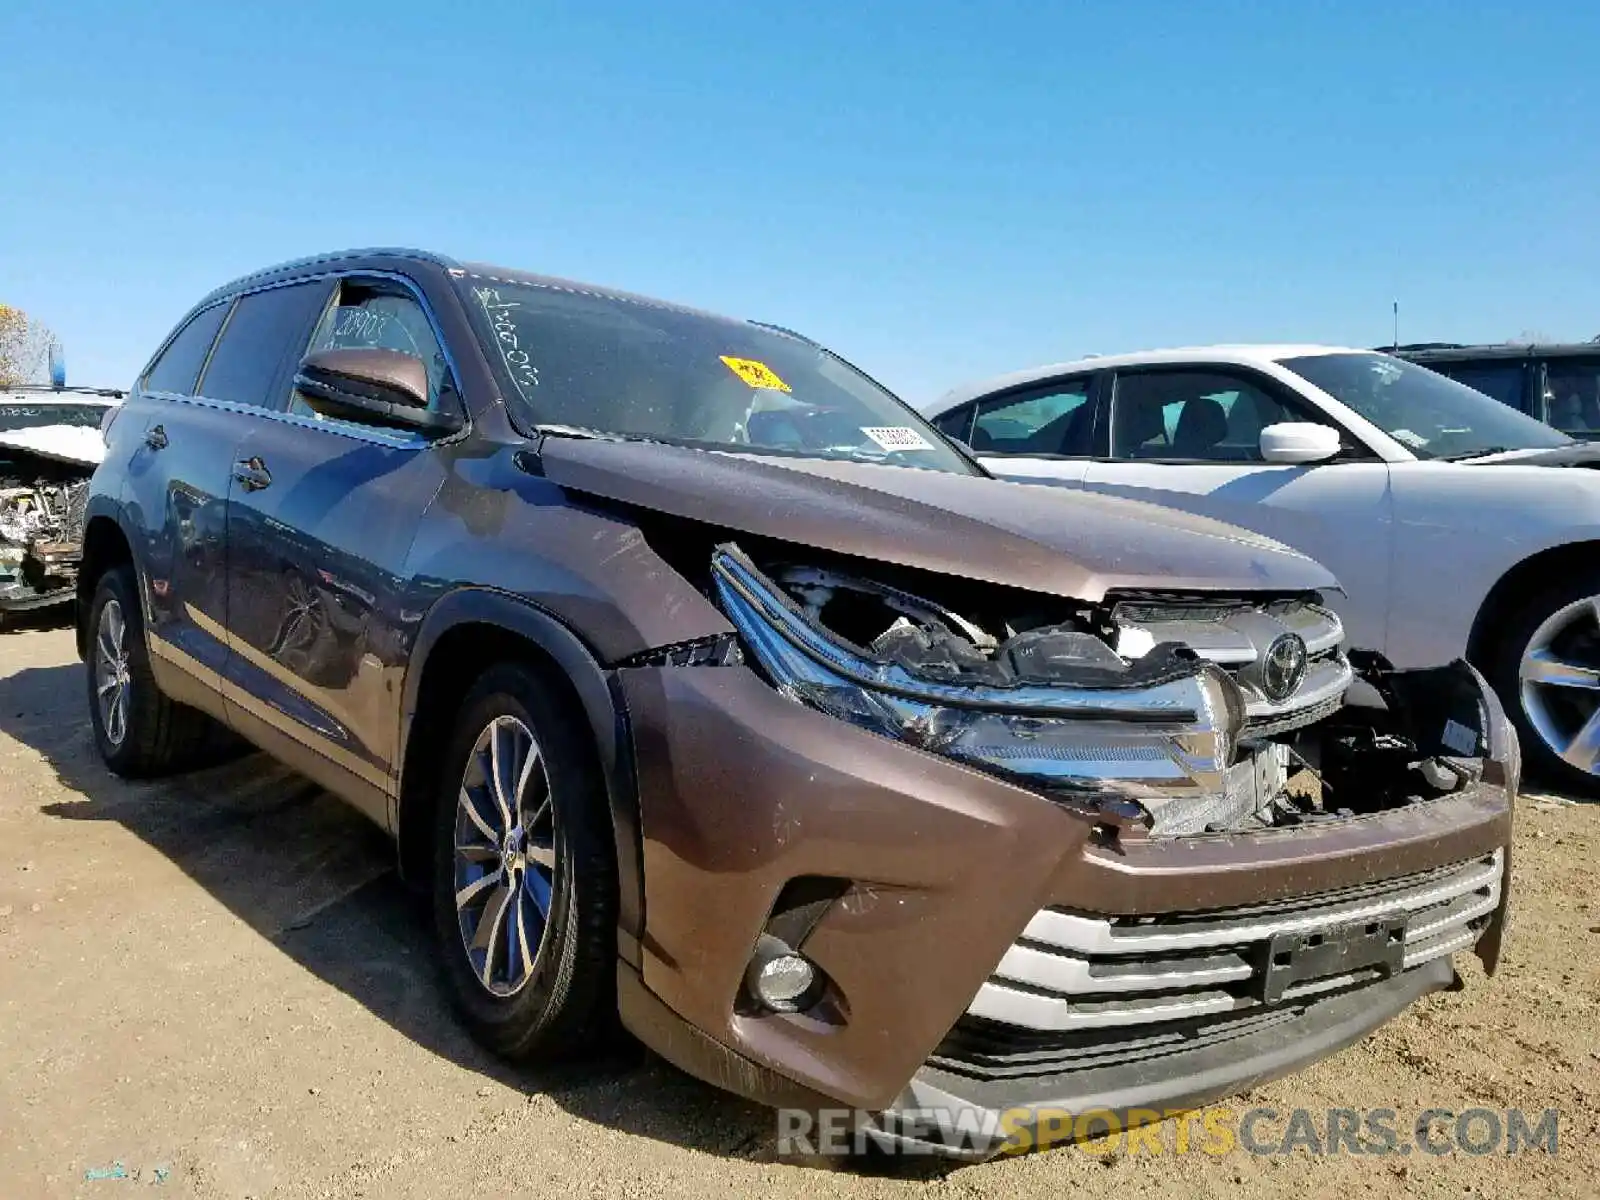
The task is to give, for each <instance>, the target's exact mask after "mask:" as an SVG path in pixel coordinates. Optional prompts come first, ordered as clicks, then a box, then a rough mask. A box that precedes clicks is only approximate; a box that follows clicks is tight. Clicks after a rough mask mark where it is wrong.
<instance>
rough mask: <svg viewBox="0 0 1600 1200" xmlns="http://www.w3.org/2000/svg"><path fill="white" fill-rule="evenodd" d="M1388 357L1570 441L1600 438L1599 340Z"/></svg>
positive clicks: (1413, 350) (1419, 350) (1448, 347)
mask: <svg viewBox="0 0 1600 1200" xmlns="http://www.w3.org/2000/svg"><path fill="white" fill-rule="evenodd" d="M1389 353H1391V354H1394V355H1397V356H1398V357H1400V358H1404V359H1409V360H1410V361H1411V362H1414V363H1417V364H1419V365H1421V366H1424V367H1427V368H1428V369H1429V370H1432V371H1437V372H1439V374H1441V375H1448V376H1449V377H1450V378H1451V379H1454V380H1455V381H1456V382H1458V383H1464V384H1466V385H1467V386H1468V387H1470V388H1475V389H1476V390H1478V391H1480V392H1482V393H1483V394H1484V395H1486V396H1492V397H1494V398H1495V399H1496V400H1498V401H1500V402H1501V403H1502V404H1508V405H1510V406H1511V407H1512V408H1515V409H1517V410H1518V411H1520V412H1525V413H1527V414H1528V415H1529V416H1531V417H1536V418H1538V419H1539V420H1541V421H1543V422H1544V423H1545V424H1546V425H1553V426H1555V427H1556V428H1557V429H1559V430H1561V432H1562V433H1565V434H1567V435H1568V436H1570V437H1575V438H1583V439H1586V440H1593V439H1596V438H1600V342H1575V343H1566V344H1544V345H1540V344H1532V345H1511V344H1506V345H1486V346H1463V345H1456V344H1454V343H1448V342H1425V343H1418V344H1415V345H1410V346H1401V347H1399V348H1398V349H1391V350H1390V351H1389Z"/></svg>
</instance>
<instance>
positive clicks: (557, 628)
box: [391, 587, 644, 961]
mask: <svg viewBox="0 0 1600 1200" xmlns="http://www.w3.org/2000/svg"><path fill="white" fill-rule="evenodd" d="M467 624H471V625H489V626H493V627H495V628H497V629H503V630H506V631H508V632H510V633H513V634H516V635H517V636H519V637H522V638H524V639H526V640H527V641H529V642H530V643H532V644H533V645H535V646H537V647H538V648H539V649H540V650H542V651H544V653H545V654H547V655H548V656H549V657H550V659H551V661H553V662H554V663H555V664H556V666H557V667H558V668H559V669H560V670H561V671H562V673H563V674H564V675H565V676H566V677H567V679H568V681H569V682H570V683H571V684H572V687H573V689H574V691H575V692H576V693H577V695H578V700H579V702H580V703H581V704H582V706H583V712H584V717H585V718H586V720H587V721H588V724H589V728H590V729H591V731H592V732H593V734H594V740H595V747H596V749H597V750H598V752H599V759H600V769H601V773H602V775H603V776H604V779H605V787H606V798H607V802H608V805H609V807H610V810H611V824H612V831H613V833H614V835H615V837H616V845H617V884H618V913H617V924H618V932H619V935H620V936H619V940H620V942H621V946H620V950H621V952H622V954H623V956H624V958H626V959H628V960H629V961H633V960H634V959H635V957H636V952H635V949H634V948H635V947H636V945H637V938H638V936H639V933H640V931H641V929H642V927H643V909H644V899H643V896H644V892H643V883H642V868H641V863H640V856H641V843H640V836H639V799H638V788H637V786H636V783H635V777H634V770H633V755H632V749H631V741H630V738H629V734H628V724H627V710H626V708H625V706H624V704H623V703H622V700H621V694H620V692H619V690H618V689H617V685H616V680H615V674H614V672H612V671H610V670H608V669H606V668H605V667H603V666H602V665H601V664H600V662H599V660H598V659H597V658H596V657H595V656H594V654H593V653H592V652H591V651H590V649H589V647H588V646H586V645H585V644H584V643H583V642H582V641H581V640H580V639H579V638H578V636H577V635H576V634H575V633H573V632H572V630H570V629H569V628H567V626H566V625H564V624H562V623H561V622H560V621H558V620H557V619H556V618H555V617H553V616H551V615H550V614H549V613H547V612H545V611H543V610H542V609H540V608H538V607H537V606H536V605H534V604H532V603H530V602H529V601H528V600H526V599H524V598H522V597H520V596H515V595H512V594H510V593H508V592H502V591H498V590H496V589H493V588H486V587H461V588H458V589H456V590H454V591H452V592H449V593H447V594H446V595H444V596H443V597H442V598H441V599H439V600H438V601H437V602H436V603H435V604H434V605H433V606H432V607H431V608H430V609H429V610H428V613H427V616H426V617H424V618H423V621H422V624H421V626H420V628H419V629H418V632H417V636H416V641H415V642H414V644H413V646H412V650H411V655H410V661H409V665H408V667H407V669H406V674H405V682H404V684H403V686H402V700H401V708H400V741H399V743H398V744H399V745H400V746H407V745H409V744H410V735H411V727H412V722H413V720H414V719H415V717H416V713H417V705H418V698H419V697H418V693H419V689H420V686H421V681H422V677H423V673H424V670H425V668H426V665H427V662H428V659H429V656H430V655H431V654H432V652H433V650H434V648H435V647H436V646H437V645H438V643H439V640H440V639H441V638H442V637H443V636H444V635H445V634H446V633H448V632H449V631H450V630H451V629H454V628H457V627H459V626H461V625H467ZM401 783H402V786H401V787H400V788H399V789H397V795H399V796H400V797H404V795H405V789H404V786H403V784H404V781H403V780H402V781H401ZM396 803H397V804H398V803H400V801H397V802H396ZM399 820H400V813H399V811H398V808H397V810H396V812H395V813H394V814H393V819H392V821H391V826H392V827H393V828H394V829H396V830H398V829H399V828H400V824H399Z"/></svg>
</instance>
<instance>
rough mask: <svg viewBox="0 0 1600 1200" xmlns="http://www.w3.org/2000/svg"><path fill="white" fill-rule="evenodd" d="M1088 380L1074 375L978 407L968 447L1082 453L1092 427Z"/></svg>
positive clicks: (983, 450) (989, 451)
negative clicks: (1034, 389) (1038, 389)
mask: <svg viewBox="0 0 1600 1200" xmlns="http://www.w3.org/2000/svg"><path fill="white" fill-rule="evenodd" d="M1089 382H1090V381H1089V380H1088V379H1072V380H1064V381H1062V382H1061V383H1057V384H1052V385H1051V386H1050V387H1049V388H1048V389H1046V390H1043V391H1033V392H1029V393H1027V394H1026V395H1023V396H1014V395H1013V396H1001V397H998V398H997V399H994V400H986V401H984V403H982V404H980V405H979V406H978V419H977V423H976V424H975V425H974V426H973V429H972V448H973V449H974V450H977V451H979V452H980V453H983V454H1023V455H1029V456H1032V457H1038V456H1040V455H1069V456H1071V455H1078V456H1082V455H1086V454H1088V453H1089V449H1090V434H1091V432H1092V430H1093V428H1094V424H1093V421H1094V410H1093V408H1092V407H1091V406H1090V404H1089Z"/></svg>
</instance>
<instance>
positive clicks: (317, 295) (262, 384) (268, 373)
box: [199, 282, 328, 409]
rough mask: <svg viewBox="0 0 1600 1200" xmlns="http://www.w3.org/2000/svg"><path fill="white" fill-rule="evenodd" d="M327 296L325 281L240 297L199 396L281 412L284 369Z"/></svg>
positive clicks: (208, 367) (284, 383) (207, 369)
mask: <svg viewBox="0 0 1600 1200" xmlns="http://www.w3.org/2000/svg"><path fill="white" fill-rule="evenodd" d="M327 293H328V285H327V284H326V283H322V282H315V283H292V284H289V285H288V286H286V287H275V288H268V289H267V290H266V291H262V292H251V293H250V294H249V295H246V296H240V297H239V299H238V301H237V303H235V304H234V306H233V315H232V316H230V317H229V318H228V323H227V324H226V325H224V326H223V328H222V338H221V340H220V341H218V342H217V348H216V350H215V351H214V352H213V353H212V355H211V361H210V362H209V363H208V364H207V365H206V373H205V378H204V379H202V380H201V381H200V388H199V392H200V394H201V395H202V396H206V397H208V398H209V399H212V400H232V401H234V402H236V403H238V404H251V405H254V406H255V407H257V408H271V409H280V408H282V407H283V406H284V401H285V399H286V397H287V396H288V381H287V379H286V378H285V375H284V367H285V365H286V363H287V361H288V359H289V358H290V356H291V355H293V354H294V353H295V352H296V351H297V350H298V349H299V348H300V347H301V346H303V345H305V339H306V331H307V330H308V329H310V328H311V322H312V321H314V320H316V315H317V313H318V311H319V310H320V309H321V307H322V299H323V297H324V296H326V295H327Z"/></svg>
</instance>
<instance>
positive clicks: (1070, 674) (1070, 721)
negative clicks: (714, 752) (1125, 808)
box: [711, 545, 1244, 830]
mask: <svg viewBox="0 0 1600 1200" xmlns="http://www.w3.org/2000/svg"><path fill="white" fill-rule="evenodd" d="M711 565H712V578H713V579H714V581H715V585H716V589H717V593H718V596H719V597H720V599H721V602H722V605H723V608H724V610H725V611H726V612H727V614H728V616H729V618H730V619H731V620H732V621H733V623H734V624H735V626H736V627H737V628H738V630H739V633H740V635H741V637H742V638H743V639H744V642H745V644H746V646H747V647H748V649H749V650H750V652H751V654H753V655H754V656H755V658H756V660H757V661H758V662H759V663H760V664H761V666H762V668H763V669H764V670H765V671H766V672H767V674H768V675H769V676H770V677H771V678H772V680H773V682H774V683H775V684H776V685H777V687H778V688H779V689H780V690H781V691H782V692H784V693H785V694H786V695H789V696H792V697H793V698H795V699H796V700H799V701H801V702H803V703H805V704H808V705H810V706H811V707H813V708H816V709H819V710H820V711H822V712H825V713H828V714H830V715H832V716H835V717H837V718H839V719H840V720H843V721H848V722H850V723H851V724H853V725H857V726H859V727H861V728H864V729H869V730H871V731H873V732H875V733H879V734H883V735H885V736H888V737H894V738H898V739H900V740H903V741H906V742H909V743H911V744H913V745H916V746H920V747H922V748H925V749H928V750H932V751H935V752H937V753H940V754H944V755H947V756H949V757H950V758H954V759H958V760H962V761H965V762H969V763H972V764H973V765H975V766H979V767H981V768H983V769H985V770H989V771H992V772H994V773H997V774H1001V775H1006V776H1011V777H1019V778H1022V779H1025V780H1027V781H1028V782H1029V784H1030V785H1031V786H1035V787H1040V788H1042V789H1045V790H1050V791H1059V792H1063V793H1068V794H1075V795H1078V796H1088V797H1092V798H1127V799H1133V800H1137V801H1139V802H1140V803H1141V804H1142V805H1143V806H1144V807H1145V808H1146V809H1147V810H1149V811H1150V812H1151V813H1152V814H1153V816H1154V818H1155V825H1156V828H1157V829H1158V830H1159V829H1160V828H1162V827H1163V826H1165V825H1174V826H1178V825H1181V826H1183V827H1184V828H1188V827H1190V826H1194V827H1203V826H1204V824H1205V823H1206V817H1207V812H1208V811H1209V809H1210V807H1212V806H1215V805H1218V804H1221V803H1225V802H1226V797H1227V795H1228V793H1229V790H1230V786H1231V785H1232V783H1233V780H1232V776H1233V775H1234V774H1236V772H1231V771H1230V770H1229V763H1230V762H1231V760H1232V758H1233V756H1234V748H1235V742H1236V739H1237V737H1238V733H1239V730H1240V728H1241V727H1242V725H1243V722H1244V703H1243V699H1242V697H1241V695H1240V693H1239V690H1238V687H1237V685H1235V684H1234V682H1233V681H1232V680H1231V679H1230V678H1229V677H1228V676H1227V675H1226V674H1225V673H1224V672H1223V671H1222V669H1221V668H1219V667H1217V666H1215V665H1213V664H1211V663H1208V662H1205V661H1203V660H1200V659H1198V658H1195V657H1194V656H1193V655H1189V654H1187V653H1186V652H1182V651H1176V650H1175V649H1174V648H1173V647H1171V646H1167V647H1164V648H1158V650H1160V651H1161V652H1160V653H1157V652H1156V651H1152V653H1151V654H1150V655H1147V656H1146V659H1148V660H1149V661H1148V662H1147V663H1146V662H1144V660H1140V661H1138V662H1135V663H1132V664H1130V663H1127V662H1126V661H1124V660H1123V659H1120V658H1118V657H1117V656H1116V655H1115V654H1113V653H1112V652H1111V651H1110V650H1109V648H1108V647H1105V646H1104V643H1101V642H1099V641H1098V639H1095V638H1094V637H1093V636H1092V635H1090V634H1084V633H1077V632H1071V631H1064V630H1058V631H1055V632H1054V633H1052V634H1050V635H1049V636H1050V637H1051V638H1053V641H1052V642H1050V643H1049V644H1041V643H1040V640H1039V639H1038V638H1034V639H1033V640H1032V641H1031V642H1030V644H1029V645H1027V646H1026V647H1022V648H1021V651H1020V653H1023V654H1025V655H1031V656H1034V657H1037V656H1038V655H1040V654H1041V653H1045V654H1050V655H1054V661H1055V663H1056V668H1055V670H1054V673H1053V677H1052V678H1051V679H1050V680H1049V681H1047V682H1041V681H1040V679H1039V678H1038V677H1037V675H1034V674H1029V673H1024V674H1019V675H1014V676H1012V677H1010V678H1008V679H1002V680H999V681H996V682H992V683H974V682H971V681H970V680H961V681H958V680H954V679H939V678H934V677H931V673H930V672H928V671H914V670H911V669H908V667H907V666H906V664H905V662H904V661H902V660H899V659H898V658H889V657H885V656H883V655H880V654H874V653H872V652H870V651H866V650H863V649H861V648H860V647H858V646H855V645H853V644H852V643H850V642H849V641H847V640H845V639H844V638H842V637H840V636H839V635H837V634H835V633H834V632H832V631H831V630H829V629H828V628H826V627H825V626H823V625H822V623H821V622H820V621H818V620H814V619H812V618H811V617H809V616H808V615H807V614H806V613H805V612H804V611H803V610H802V609H801V608H800V606H799V605H797V604H796V603H795V602H794V600H793V599H791V598H790V596H789V595H788V594H787V593H785V592H784V591H783V589H781V588H780V587H778V586H777V585H776V584H775V583H773V582H772V580H770V579H769V578H768V577H767V576H766V575H764V574H763V573H762V572H761V571H760V570H759V569H757V568H756V566H755V565H754V564H753V563H752V562H751V561H750V559H749V558H747V557H746V556H745V555H744V554H743V553H742V552H741V551H740V550H739V549H738V548H737V547H735V546H731V545H724V546H720V547H718V548H717V550H716V551H715V553H714V554H713V556H712V564H711ZM1025 636H1026V635H1025ZM1073 639H1085V640H1084V641H1082V642H1078V641H1074V640H1073ZM1089 643H1093V644H1094V646H1098V647H1099V652H1098V653H1097V652H1095V651H1094V650H1093V648H1092V647H1091V646H1090V645H1089ZM1065 660H1071V662H1070V664H1069V665H1066V666H1062V665H1061V664H1062V662H1063V661H1065ZM1112 664H1114V666H1113V665H1112ZM1189 808H1193V809H1194V810H1195V811H1194V812H1192V813H1189V812H1187V811H1185V813H1184V815H1182V816H1180V811H1179V810H1187V809H1189Z"/></svg>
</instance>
